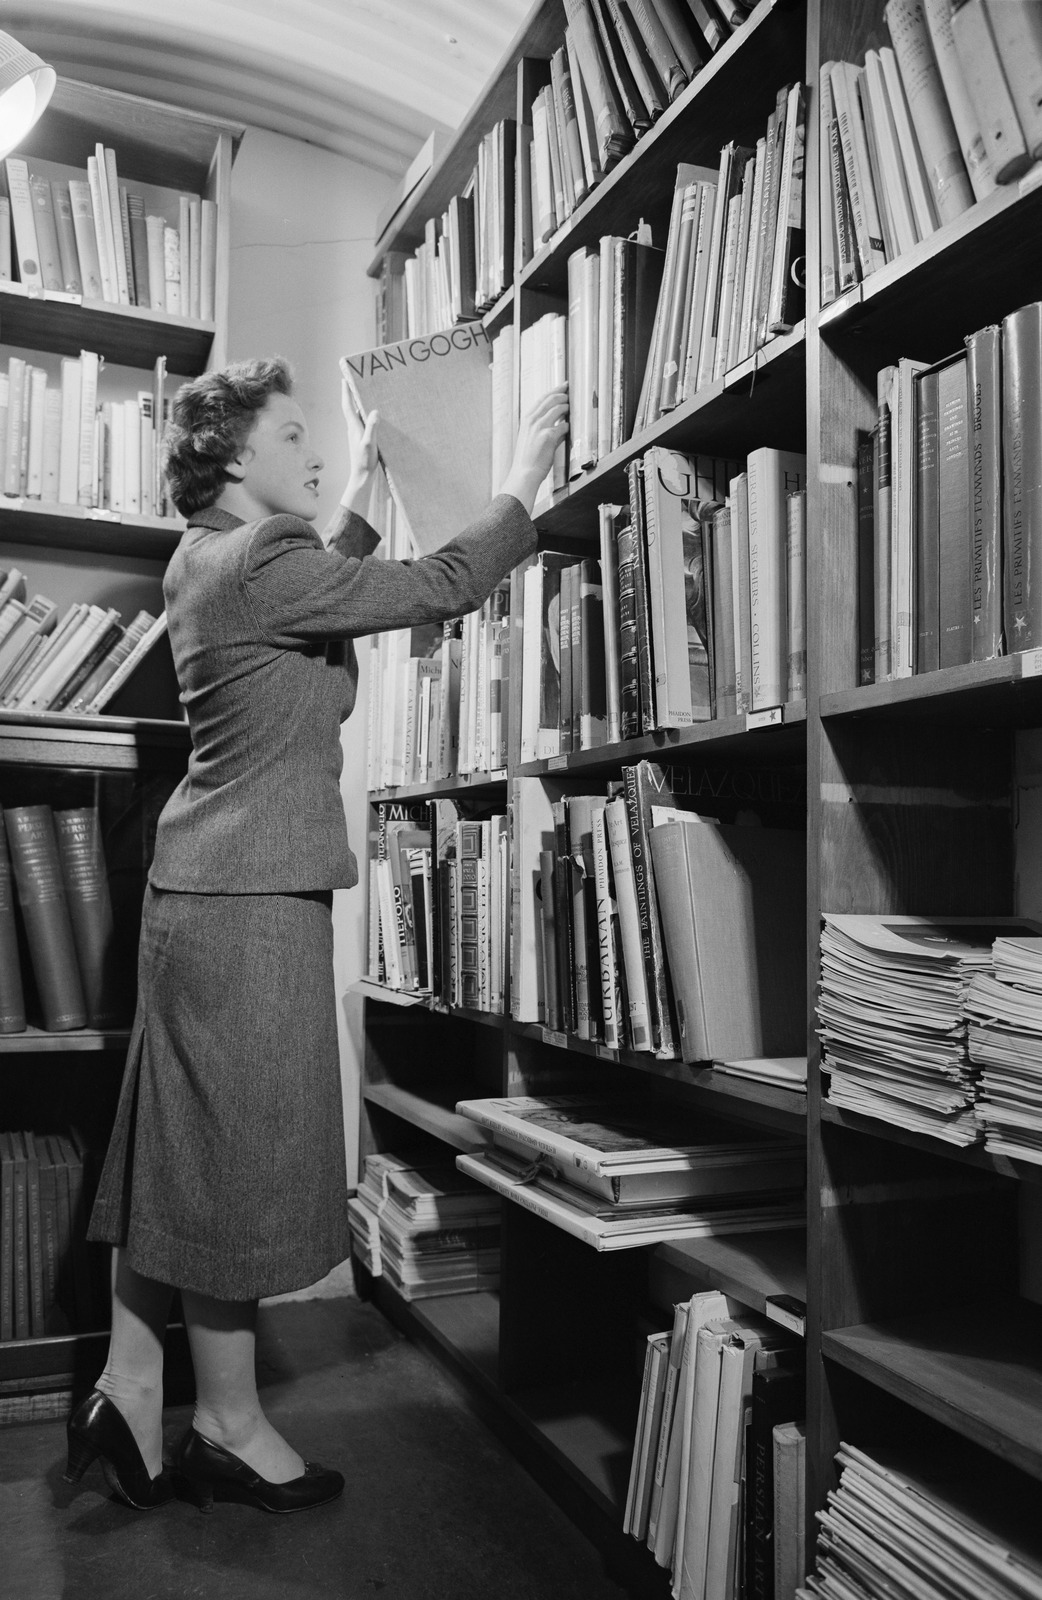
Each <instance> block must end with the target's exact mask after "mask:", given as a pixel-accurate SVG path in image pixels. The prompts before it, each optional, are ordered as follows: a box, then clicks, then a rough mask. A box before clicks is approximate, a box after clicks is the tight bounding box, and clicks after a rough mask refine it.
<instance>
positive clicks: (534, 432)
mask: <svg viewBox="0 0 1042 1600" xmlns="http://www.w3.org/2000/svg"><path fill="white" fill-rule="evenodd" d="M567 433H568V389H567V386H566V385H562V386H561V388H559V389H551V390H550V391H549V393H547V394H544V395H543V398H542V399H541V400H537V401H536V403H535V405H534V406H533V407H532V409H531V410H530V411H529V412H528V413H527V414H526V415H525V416H523V417H522V418H521V425H520V427H519V428H518V431H517V443H516V444H515V446H514V459H513V461H512V463H511V466H510V471H509V472H508V473H507V475H506V479H505V480H504V482H503V484H502V488H501V493H503V494H512V495H513V496H514V498H515V499H516V500H520V502H521V504H522V505H523V506H524V508H525V510H526V511H527V512H529V513H531V510H532V507H533V506H534V504H535V497H536V494H537V492H538V490H539V485H540V484H541V483H542V481H543V479H544V478H545V477H546V475H547V473H548V472H549V471H550V468H551V467H552V466H553V460H554V452H555V451H556V449H557V447H558V445H559V444H560V443H561V441H562V440H563V439H564V438H565V437H566V435H567Z"/></svg>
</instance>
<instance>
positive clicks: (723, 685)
mask: <svg viewBox="0 0 1042 1600" xmlns="http://www.w3.org/2000/svg"><path fill="white" fill-rule="evenodd" d="M712 553H713V560H712V569H713V591H712V611H713V681H714V683H715V685H716V715H717V716H718V717H733V716H734V715H735V712H736V710H737V701H736V698H735V681H734V567H733V553H732V549H731V511H730V508H729V507H728V506H720V507H719V508H718V509H717V510H716V511H714V512H713V519H712Z"/></svg>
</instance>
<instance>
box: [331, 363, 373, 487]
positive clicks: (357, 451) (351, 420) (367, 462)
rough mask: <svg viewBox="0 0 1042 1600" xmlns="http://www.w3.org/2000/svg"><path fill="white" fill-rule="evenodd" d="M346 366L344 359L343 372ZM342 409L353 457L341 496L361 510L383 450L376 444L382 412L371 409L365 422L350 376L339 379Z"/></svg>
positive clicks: (341, 365)
mask: <svg viewBox="0 0 1042 1600" xmlns="http://www.w3.org/2000/svg"><path fill="white" fill-rule="evenodd" d="M344 366H345V363H344V362H343V361H341V363H340V370H341V372H343V370H344ZM340 409H341V411H342V412H343V413H344V422H345V424H346V427H347V447H348V452H349V454H350V457H351V475H350V477H349V479H348V483H347V488H346V489H345V490H344V492H343V494H342V495H341V497H340V504H341V505H342V506H346V507H347V509H348V510H349V511H361V510H362V509H363V501H365V502H366V503H367V502H368V495H369V490H370V488H371V487H372V481H373V474H374V473H375V471H376V468H377V466H378V464H379V460H380V452H379V451H378V449H377V447H376V425H377V423H378V422H379V420H380V413H379V412H378V411H370V413H369V415H368V417H366V419H365V422H364V424H363V421H362V418H361V417H360V416H359V414H358V410H357V407H356V406H355V402H354V398H353V396H352V394H351V390H350V389H349V387H348V384H347V379H346V378H344V377H342V378H341V379H340Z"/></svg>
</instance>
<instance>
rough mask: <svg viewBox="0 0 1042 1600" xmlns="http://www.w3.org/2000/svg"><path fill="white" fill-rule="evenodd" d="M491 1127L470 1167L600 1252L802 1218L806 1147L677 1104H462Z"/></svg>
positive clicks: (463, 1165) (570, 1100) (572, 1099)
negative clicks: (488, 1142)
mask: <svg viewBox="0 0 1042 1600" xmlns="http://www.w3.org/2000/svg"><path fill="white" fill-rule="evenodd" d="M456 1110H457V1111H458V1112H459V1113H460V1114H461V1115H462V1116H466V1117H470V1118H471V1119H472V1120H473V1121H474V1122H477V1123H479V1124H480V1125H481V1126H482V1127H485V1128H488V1129H489V1130H490V1131H491V1133H492V1140H493V1142H492V1144H491V1145H490V1146H489V1147H488V1148H487V1149H486V1150H484V1151H482V1152H481V1153H480V1154H478V1155H463V1156H457V1158H456V1165H457V1166H458V1167H459V1169H460V1171H461V1172H465V1173H467V1174H468V1175H469V1176H470V1177H472V1178H477V1179H478V1180H479V1181H480V1182H481V1183H483V1184H486V1185H487V1186H488V1187H489V1188H490V1189H493V1190H494V1191H495V1192H496V1193H497V1194H500V1195H503V1196H505V1198H506V1199H508V1200H512V1201H514V1202H515V1204H517V1205H520V1206H523V1207H525V1209H526V1210H529V1211H532V1212H534V1213H535V1215H536V1216H539V1217H542V1218H543V1219H544V1221H547V1222H550V1223H553V1225H554V1226H555V1227H558V1228H562V1229H563V1230H564V1231H565V1232H566V1233H570V1234H573V1235H574V1236H575V1237H576V1238H578V1239H582V1240H583V1241H584V1242H585V1243H586V1244H590V1245H592V1246H593V1247H594V1249H595V1250H625V1249H628V1248H631V1247H633V1246H635V1245H648V1244H657V1243H659V1242H660V1241H661V1240H664V1239H678V1238H687V1239H690V1238H698V1237H701V1236H705V1235H710V1234H723V1233H746V1232H758V1231H761V1230H764V1229H775V1228H789V1227H792V1228H797V1227H801V1226H802V1225H803V1201H802V1192H801V1191H802V1188H803V1181H804V1158H803V1152H802V1147H801V1145H800V1144H799V1143H798V1142H797V1141H795V1140H784V1139H778V1138H773V1137H768V1136H766V1135H760V1134H756V1133H753V1132H752V1131H751V1130H748V1129H743V1130H742V1133H741V1136H740V1137H736V1135H735V1133H734V1130H733V1129H732V1128H731V1127H730V1126H728V1125H727V1124H726V1123H721V1122H720V1121H718V1120H717V1119H714V1118H712V1117H708V1116H702V1115H698V1114H692V1113H691V1112H687V1111H682V1110H680V1108H678V1107H676V1106H662V1105H657V1106H656V1105H654V1104H652V1105H650V1106H649V1105H648V1103H647V1101H646V1099H641V1100H636V1099H633V1098H632V1097H626V1098H623V1097H621V1096H620V1097H617V1098H608V1097H605V1096H602V1097H600V1098H598V1099H596V1100H594V1099H590V1098H588V1097H587V1096H584V1095H556V1096H550V1097H547V1098H542V1099H539V1098H533V1097H530V1096H517V1097H512V1098H510V1099H504V1100H496V1099H488V1100H461V1101H460V1102H459V1104H458V1105H457V1107H456Z"/></svg>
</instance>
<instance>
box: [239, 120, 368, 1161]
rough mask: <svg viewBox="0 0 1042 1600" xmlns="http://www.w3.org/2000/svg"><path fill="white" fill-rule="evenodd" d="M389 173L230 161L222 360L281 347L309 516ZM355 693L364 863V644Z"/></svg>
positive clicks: (356, 1014) (338, 946) (354, 1005)
mask: <svg viewBox="0 0 1042 1600" xmlns="http://www.w3.org/2000/svg"><path fill="white" fill-rule="evenodd" d="M395 186H396V180H395V179H392V178H388V177H386V176H385V175H384V174H382V173H378V172H375V171H372V170H370V169H369V168H366V167H361V166H357V165H356V164H355V163H353V162H351V161H348V160H347V159H346V158H345V157H343V156H336V155H331V154H330V153H328V152H327V151H323V150H319V149H316V148H315V146H313V145H309V144H304V143H303V142H301V141H299V140H296V139H287V138H284V137H283V136H282V135H281V134H276V133H266V132H264V131H262V130H260V129H255V128H251V129H249V130H248V131H247V133H246V137H245V138H244V140H243V142H242V145H241V147H240V149H239V153H238V156H237V157H236V161H235V166H234V167H233V169H232V200H233V205H232V237H231V313H230V326H229V342H228V354H229V358H230V359H231V360H241V359H245V358H247V357H251V356H262V355H281V356H285V357H286V359H287V360H288V361H289V362H290V364H291V365H292V367H293V369H294V371H295V374H296V378H297V395H298V398H299V399H300V402H301V405H302V406H303V408H304V411H305V414H306V415H307V418H308V425H309V427H310V430H311V433H312V436H313V438H314V440H315V443H316V445H317V448H318V450H319V453H320V454H321V455H322V456H323V458H324V460H325V470H324V471H323V474H322V482H321V490H322V504H321V510H320V513H319V520H318V523H317V526H318V527H319V528H322V527H323V526H324V525H325V522H326V521H327V520H328V519H329V517H331V516H332V514H333V511H334V509H335V507H336V505H337V502H338V500H339V498H340V495H341V492H342V490H343V487H344V482H345V480H346V477H347V469H348V456H347V449H346V445H345V440H344V427H343V421H342V418H341V414H340V375H339V371H338V368H337V361H338V359H339V357H340V356H341V355H350V354H351V353H353V352H354V351H356V350H363V349H366V348H367V347H368V346H369V345H371V344H372V341H373V329H374V298H373V288H374V286H373V284H372V282H371V280H370V279H368V278H367V277H366V275H365V269H366V266H367V264H368V262H369V260H370V258H371V256H372V253H373V240H374V238H375V234H376V229H375V219H376V215H377V213H378V212H379V211H380V210H381V209H382V207H383V206H384V205H385V203H386V201H387V199H388V197H389V195H390V193H391V190H392V189H393V188H394V187H395ZM358 655H359V666H360V676H359V686H358V703H357V708H356V710H355V714H354V716H353V717H351V719H350V721H348V722H347V723H346V724H345V726H344V730H343V746H344V776H343V780H342V789H343V794H344V804H345V807H346V810H347V826H348V833H349V836H350V839H351V844H352V847H353V848H354V850H355V853H356V854H357V856H358V858H359V863H360V866H361V870H362V874H363V881H364V873H365V844H366V841H365V828H366V812H365V750H364V736H365V706H366V656H367V652H366V648H365V646H364V645H362V646H361V647H360V648H359V651H358ZM363 894H364V889H363V885H362V884H359V886H358V887H357V888H355V889H351V890H348V891H341V892H338V893H337V895H336V896H335V902H334V908H333V925H334V934H335V950H334V959H335V963H336V983H337V994H338V995H341V996H342V995H344V991H345V990H346V988H347V986H348V984H349V983H350V982H351V981H352V979H353V978H355V977H357V976H358V975H359V974H360V973H361V972H362V970H363V967H364V956H365V938H364V926H363V917H362V912H363V904H364V901H363ZM339 1024H340V1064H341V1073H342V1077H343V1084H344V1112H345V1133H346V1138H347V1155H348V1182H349V1183H354V1182H355V1181H356V1171H355V1169H356V1162H357V1147H358V1083H359V1063H360V1059H361V1049H362V1037H361V1006H360V1003H359V1002H358V1000H357V998H353V999H352V998H351V997H348V998H347V999H346V1000H345V1001H344V1002H343V1004H342V1005H341V1009H340V1016H339Z"/></svg>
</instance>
